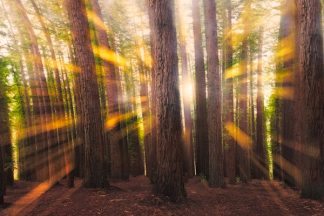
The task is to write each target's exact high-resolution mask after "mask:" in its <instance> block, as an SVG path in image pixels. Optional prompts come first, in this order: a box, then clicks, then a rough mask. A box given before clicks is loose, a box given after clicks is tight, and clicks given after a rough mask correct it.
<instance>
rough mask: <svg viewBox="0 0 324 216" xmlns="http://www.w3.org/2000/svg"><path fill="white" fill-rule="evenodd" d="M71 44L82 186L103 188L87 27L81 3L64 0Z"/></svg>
mask: <svg viewBox="0 0 324 216" xmlns="http://www.w3.org/2000/svg"><path fill="white" fill-rule="evenodd" d="M65 6H66V10H67V12H68V17H69V20H70V27H71V33H72V41H73V43H74V46H75V56H76V62H77V65H78V66H79V67H80V74H79V79H78V80H77V81H79V82H80V83H79V84H78V85H79V87H80V89H79V90H80V92H79V94H80V97H79V98H78V99H80V100H81V101H80V103H79V105H80V108H79V109H78V111H79V112H80V113H78V114H79V118H80V123H81V127H82V129H83V133H84V137H83V138H84V140H83V142H84V152H85V155H84V156H85V158H84V159H85V164H84V172H85V173H84V185H85V186H86V187H106V186H107V184H108V180H107V173H106V172H105V170H104V140H103V136H102V134H103V128H102V124H101V112H100V101H99V91H98V83H97V78H96V70H95V69H96V66H95V59H94V56H93V52H92V47H91V40H90V31H89V27H88V26H89V23H88V19H87V17H86V7H85V2H84V1H83V0H66V1H65Z"/></svg>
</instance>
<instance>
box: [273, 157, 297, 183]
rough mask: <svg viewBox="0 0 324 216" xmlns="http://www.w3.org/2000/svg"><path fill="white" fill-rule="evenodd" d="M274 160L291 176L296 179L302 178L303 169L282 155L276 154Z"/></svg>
mask: <svg viewBox="0 0 324 216" xmlns="http://www.w3.org/2000/svg"><path fill="white" fill-rule="evenodd" d="M273 161H274V163H276V164H277V165H278V166H279V167H281V169H282V170H284V171H286V172H287V173H288V174H289V175H290V176H292V177H293V178H294V179H295V180H298V179H300V178H301V171H300V170H299V169H298V168H297V167H296V166H295V165H294V164H292V163H291V162H289V161H288V160H286V159H285V158H284V157H282V156H281V155H279V154H274V155H273Z"/></svg>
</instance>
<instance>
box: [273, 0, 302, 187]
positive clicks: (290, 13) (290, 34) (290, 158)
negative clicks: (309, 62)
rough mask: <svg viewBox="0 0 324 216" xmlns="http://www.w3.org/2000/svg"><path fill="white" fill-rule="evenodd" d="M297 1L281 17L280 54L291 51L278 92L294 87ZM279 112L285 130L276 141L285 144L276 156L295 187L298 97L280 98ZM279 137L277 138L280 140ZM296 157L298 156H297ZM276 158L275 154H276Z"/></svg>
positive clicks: (283, 59) (284, 61)
mask: <svg viewBox="0 0 324 216" xmlns="http://www.w3.org/2000/svg"><path fill="white" fill-rule="evenodd" d="M293 1H294V0H287V1H285V2H284V4H283V5H282V10H283V11H282V17H281V23H280V32H279V52H280V51H281V50H289V53H288V54H287V55H284V56H279V57H278V58H279V59H278V62H279V71H282V72H278V74H277V76H278V77H280V76H283V77H286V79H285V80H283V79H279V78H277V83H278V84H277V88H278V87H279V88H278V91H280V89H282V91H285V90H289V89H293V88H294V86H295V73H294V68H295V66H294V64H295V57H294V53H295V45H294V41H295V20H294V19H295V5H294V2H293ZM277 98H278V104H279V105H280V106H281V107H279V112H278V113H280V114H281V115H282V117H281V122H280V124H279V127H280V128H281V130H282V131H279V132H278V133H279V136H280V135H281V136H282V140H277V142H280V141H281V142H282V143H280V144H281V154H282V155H279V157H277V160H275V162H276V163H277V164H280V163H281V161H283V163H282V167H281V168H282V169H283V179H284V182H285V183H286V184H288V185H290V186H294V185H296V182H297V181H298V178H299V177H298V176H299V175H298V174H297V171H298V170H297V163H296V160H295V158H298V156H297V145H298V143H294V137H295V136H294V124H292V123H291V122H295V113H294V112H295V106H296V101H295V98H296V96H295V95H292V97H291V98H283V97H278V96H277ZM279 136H278V139H279ZM295 155H296V156H295ZM275 158H276V155H275ZM288 163H289V164H290V165H292V167H293V170H290V169H288V168H287V167H288V166H287V165H288Z"/></svg>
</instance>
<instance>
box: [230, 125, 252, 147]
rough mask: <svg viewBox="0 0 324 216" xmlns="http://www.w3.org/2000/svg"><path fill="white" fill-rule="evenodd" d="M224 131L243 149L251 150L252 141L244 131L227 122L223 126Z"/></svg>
mask: <svg viewBox="0 0 324 216" xmlns="http://www.w3.org/2000/svg"><path fill="white" fill-rule="evenodd" d="M225 129H226V130H227V132H228V133H229V135H230V136H231V137H233V138H234V139H235V141H236V142H237V143H238V144H239V145H240V146H241V147H242V148H244V149H251V147H252V139H251V137H250V136H249V135H247V134H246V133H245V132H244V131H242V130H241V129H240V128H238V127H237V126H236V125H235V124H234V123H232V122H227V123H226V124H225Z"/></svg>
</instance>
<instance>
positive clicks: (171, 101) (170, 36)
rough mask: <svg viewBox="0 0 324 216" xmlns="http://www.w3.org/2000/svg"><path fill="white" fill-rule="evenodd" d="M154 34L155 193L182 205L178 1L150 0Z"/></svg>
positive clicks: (183, 196) (183, 192)
mask: <svg viewBox="0 0 324 216" xmlns="http://www.w3.org/2000/svg"><path fill="white" fill-rule="evenodd" d="M148 6H149V11H151V12H149V14H150V15H151V16H150V19H152V27H153V29H151V30H152V33H153V34H154V37H153V39H154V40H155V41H154V42H153V44H154V48H153V50H154V59H155V60H157V61H156V62H155V64H156V66H155V69H156V71H155V73H156V74H155V80H156V83H155V85H156V86H157V88H156V125H155V126H156V135H157V145H156V148H157V151H156V153H157V157H156V159H157V172H156V180H155V182H154V183H155V192H156V193H157V194H158V195H163V196H167V197H169V198H170V199H171V200H172V201H180V200H183V199H184V198H185V197H186V192H185V188H184V181H183V159H182V155H183V152H182V139H181V138H182V136H181V135H182V127H181V113H180V94H179V89H178V88H179V87H178V84H179V83H178V56H177V35H176V29H175V25H174V20H173V17H174V16H173V8H174V1H172V0H171V1H170V0H149V1H148Z"/></svg>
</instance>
